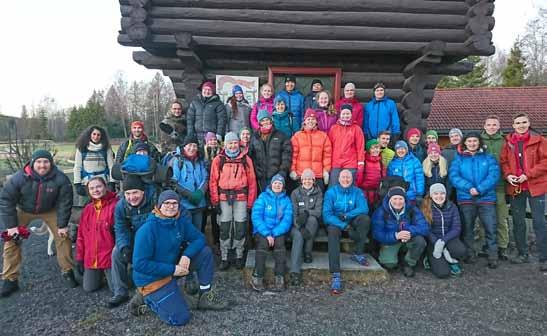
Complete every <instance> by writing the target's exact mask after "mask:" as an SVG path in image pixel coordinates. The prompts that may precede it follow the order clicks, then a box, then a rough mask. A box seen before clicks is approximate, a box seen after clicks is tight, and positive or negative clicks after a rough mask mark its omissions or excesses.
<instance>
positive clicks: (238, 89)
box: [232, 85, 243, 96]
mask: <svg viewBox="0 0 547 336" xmlns="http://www.w3.org/2000/svg"><path fill="white" fill-rule="evenodd" d="M238 92H241V93H243V89H242V88H241V86H239V85H234V86H233V87H232V95H234V96H235V94H236V93H238Z"/></svg>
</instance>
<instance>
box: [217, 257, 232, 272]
mask: <svg viewBox="0 0 547 336" xmlns="http://www.w3.org/2000/svg"><path fill="white" fill-rule="evenodd" d="M229 268H230V263H229V262H228V260H221V261H220V265H219V266H218V270H219V271H227V270H228V269H229Z"/></svg>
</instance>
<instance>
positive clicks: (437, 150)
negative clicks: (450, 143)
mask: <svg viewBox="0 0 547 336" xmlns="http://www.w3.org/2000/svg"><path fill="white" fill-rule="evenodd" d="M430 153H437V154H441V147H439V145H437V144H436V143H430V144H429V146H427V154H430Z"/></svg>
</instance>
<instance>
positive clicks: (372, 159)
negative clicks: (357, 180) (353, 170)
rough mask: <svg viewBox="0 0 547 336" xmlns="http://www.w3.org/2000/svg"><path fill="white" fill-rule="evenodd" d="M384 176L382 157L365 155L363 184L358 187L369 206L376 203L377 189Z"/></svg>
mask: <svg viewBox="0 0 547 336" xmlns="http://www.w3.org/2000/svg"><path fill="white" fill-rule="evenodd" d="M384 176H386V167H385V166H384V164H383V163H382V157H381V156H372V155H370V154H369V153H365V170H364V175H363V182H362V183H361V185H359V186H358V187H359V188H361V189H362V190H363V192H364V193H365V196H366V197H367V200H368V203H369V204H374V203H376V202H377V201H378V187H379V186H380V181H381V180H382V178H383V177H384Z"/></svg>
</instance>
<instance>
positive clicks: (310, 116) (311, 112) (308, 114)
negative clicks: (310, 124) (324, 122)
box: [303, 108, 317, 120]
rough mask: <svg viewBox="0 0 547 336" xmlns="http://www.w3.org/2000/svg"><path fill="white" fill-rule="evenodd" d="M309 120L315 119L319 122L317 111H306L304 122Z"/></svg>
mask: <svg viewBox="0 0 547 336" xmlns="http://www.w3.org/2000/svg"><path fill="white" fill-rule="evenodd" d="M308 118H315V120H317V115H316V114H315V111H314V110H313V109H311V108H309V109H307V110H306V113H305V114H304V119H303V120H306V119H308Z"/></svg>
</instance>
